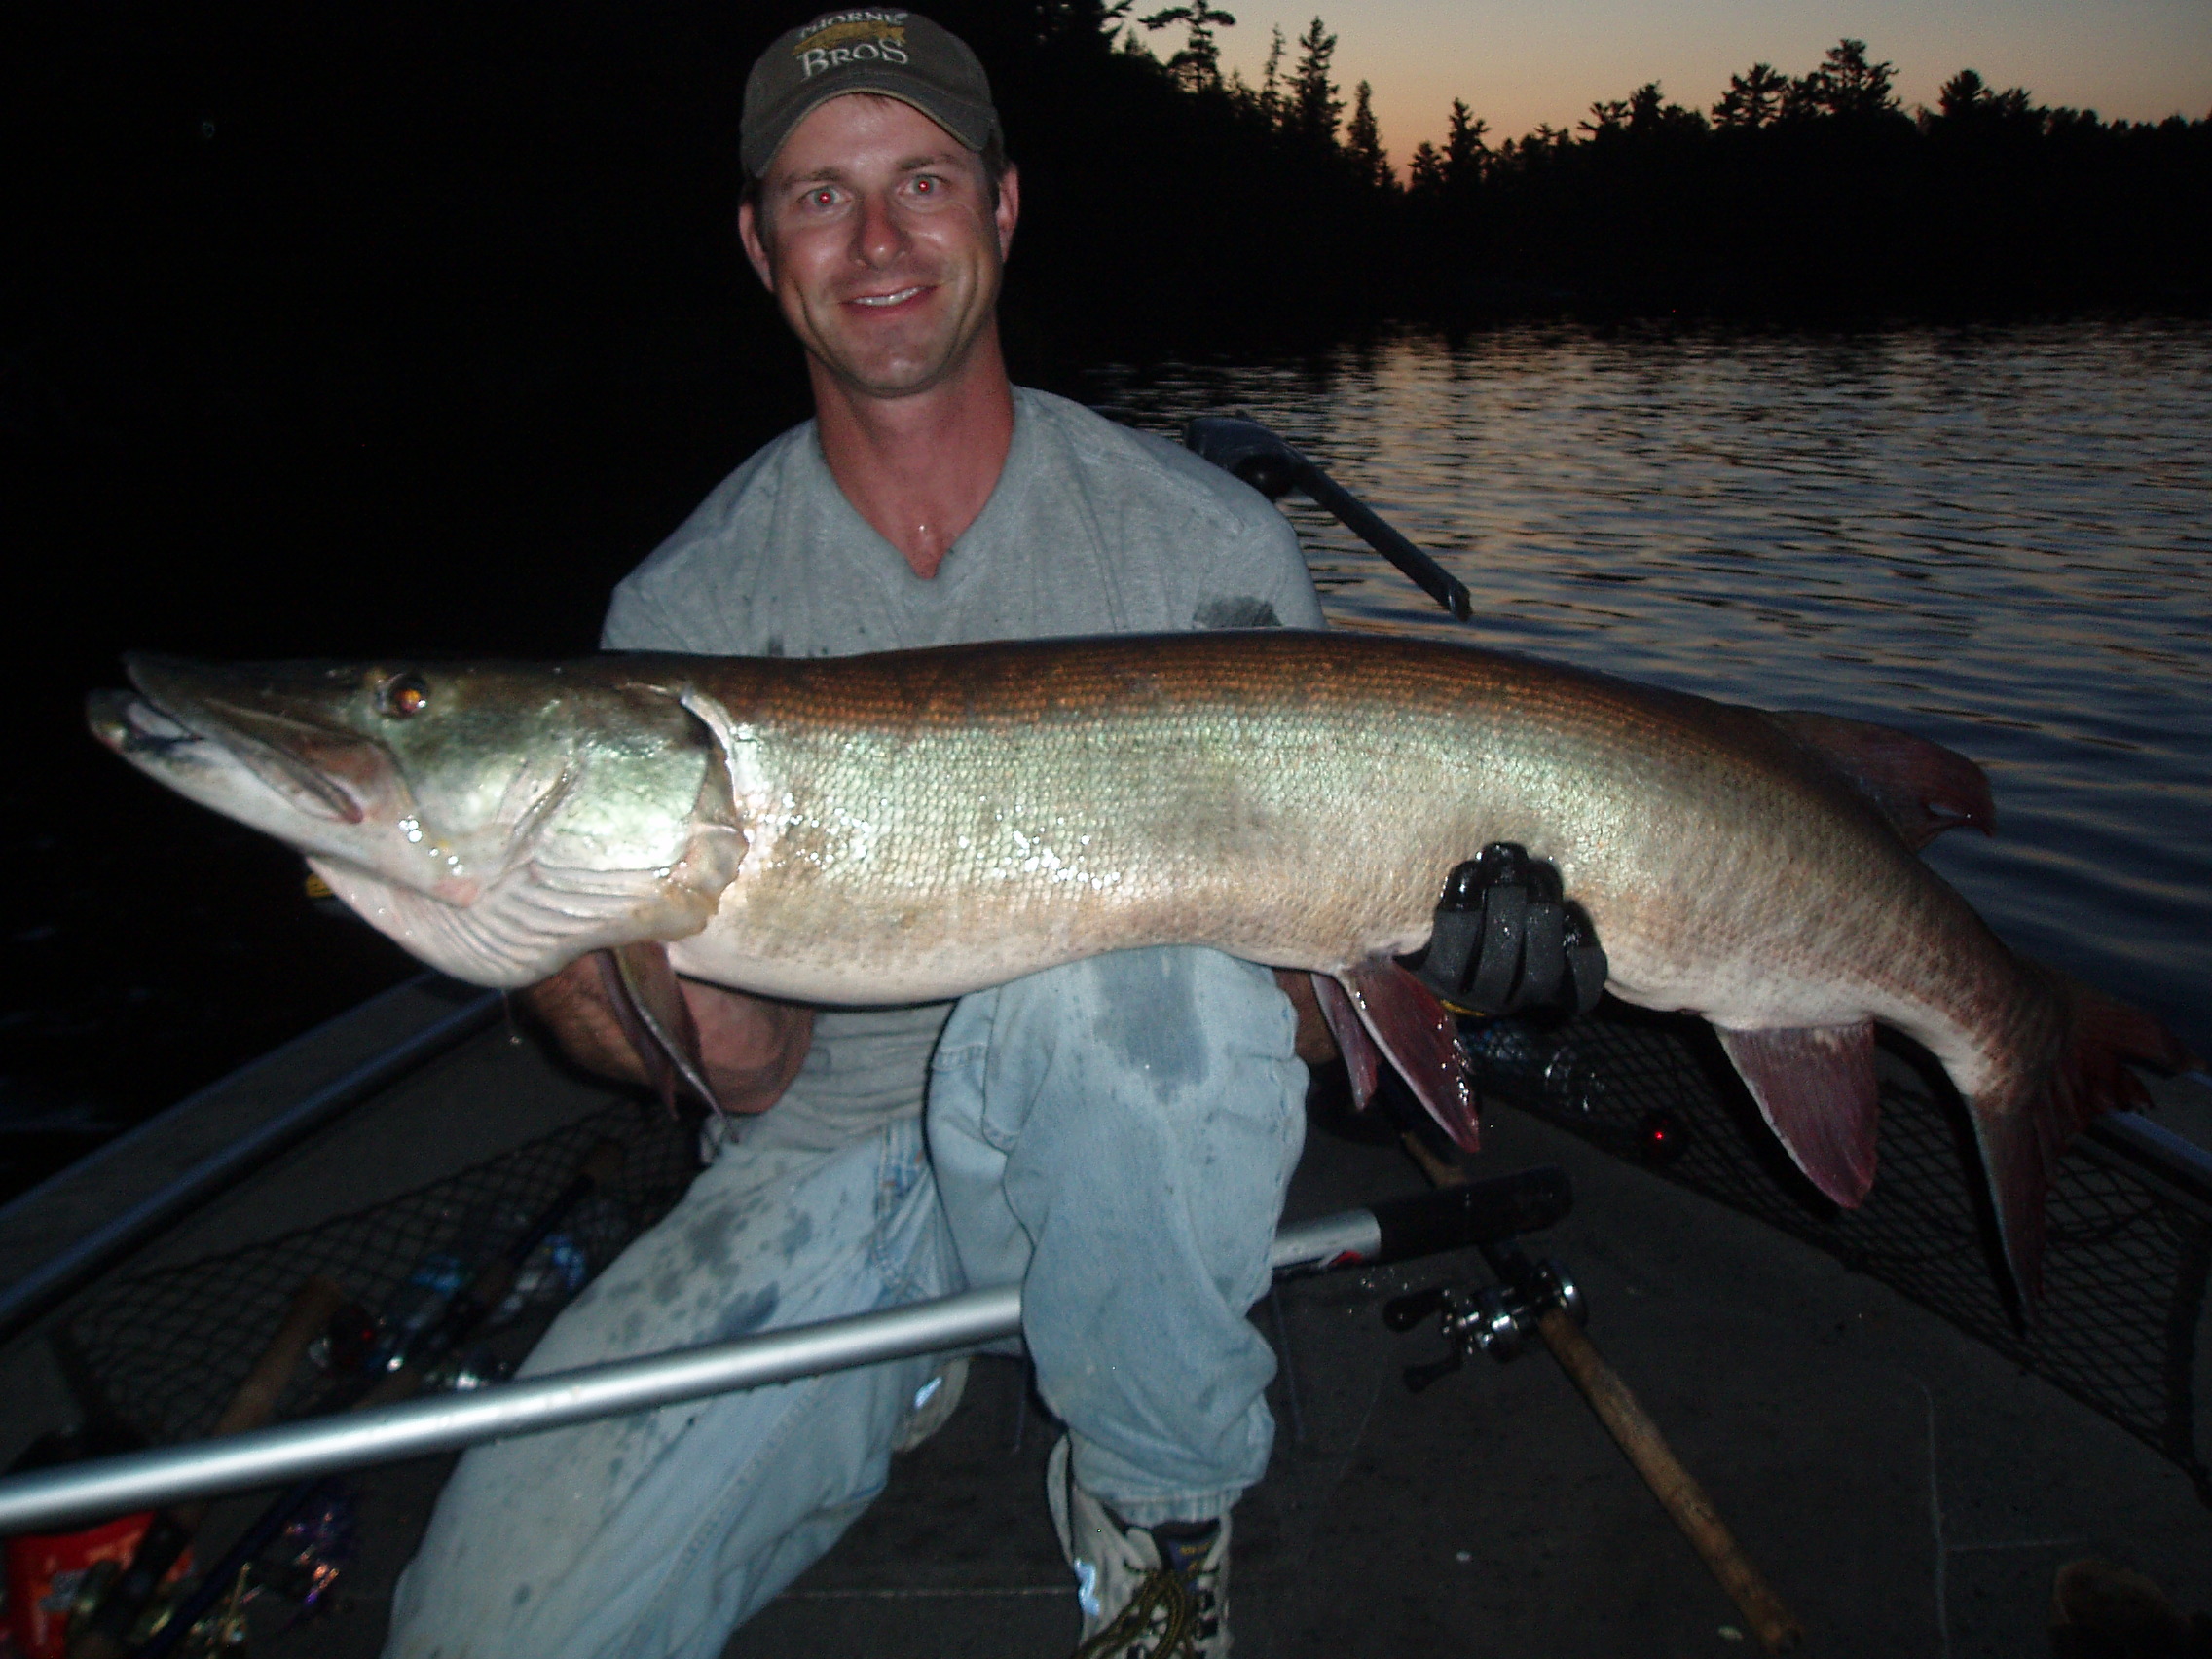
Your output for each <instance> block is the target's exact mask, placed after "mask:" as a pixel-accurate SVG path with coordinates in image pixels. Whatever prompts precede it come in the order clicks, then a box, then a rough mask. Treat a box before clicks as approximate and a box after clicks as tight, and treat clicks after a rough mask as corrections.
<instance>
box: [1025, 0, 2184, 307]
mask: <svg viewBox="0 0 2212 1659" xmlns="http://www.w3.org/2000/svg"><path fill="white" fill-rule="evenodd" d="M1128 11H1129V7H1128V6H1126V5H1113V6H1107V5H1100V4H1096V3H1094V0H1093V3H1088V4H1085V5H1069V4H1063V5H1060V6H1058V7H1051V6H1046V7H1044V8H1041V9H1040V12H1039V16H1040V17H1041V18H1047V19H1048V20H1049V22H1048V26H1047V27H1046V28H1045V29H1044V30H1042V31H1041V32H1042V33H1043V34H1044V35H1046V36H1047V37H1048V38H1050V37H1051V35H1052V33H1053V32H1054V31H1053V28H1052V26H1051V23H1053V22H1056V25H1057V29H1058V31H1059V32H1060V34H1061V37H1062V38H1061V39H1060V40H1059V42H1058V43H1057V46H1056V50H1058V51H1062V52H1065V51H1068V50H1070V49H1071V48H1073V47H1075V46H1076V45H1077V43H1079V42H1084V43H1087V42H1088V39H1089V38H1090V37H1093V36H1096V37H1111V36H1112V35H1113V34H1114V33H1115V31H1116V30H1117V28H1120V29H1121V30H1122V32H1121V35H1120V40H1121V48H1120V51H1119V52H1118V53H1117V54H1114V57H1115V58H1116V59H1117V61H1116V62H1115V63H1114V64H1113V65H1112V66H1111V67H1112V68H1114V69H1119V70H1120V71H1121V73H1122V76H1123V80H1124V84H1123V85H1121V86H1120V87H1118V88H1117V92H1118V93H1119V95H1120V97H1121V98H1122V99H1123V100H1124V110H1125V111H1126V121H1127V124H1128V125H1129V126H1132V127H1143V128H1147V129H1158V128H1160V127H1161V126H1162V125H1166V126H1169V127H1171V128H1174V129H1177V130H1178V131H1179V132H1182V133H1188V132H1190V131H1191V129H1194V128H1205V129H1210V130H1211V132H1212V133H1213V134H1214V136H1213V138H1212V139H1211V141H1201V142H1196V143H1192V144H1190V145H1189V147H1188V149H1187V150H1186V152H1185V159H1184V161H1183V164H1182V166H1181V167H1180V168H1179V172H1180V174H1181V176H1182V178H1184V179H1187V180H1188V181H1189V184H1190V187H1191V188H1190V192H1189V198H1188V199H1189V200H1193V201H1197V202H1201V203H1203V204H1204V205H1203V209H1202V211H1198V212H1193V213H1192V215H1191V219H1192V222H1191V223H1190V224H1188V225H1181V224H1178V225H1177V226H1176V227H1175V230H1174V235H1173V238H1172V240H1171V242H1170V239H1169V238H1168V237H1166V236H1156V237H1155V238H1153V239H1149V245H1150V246H1151V247H1152V248H1153V249H1155V250H1157V249H1158V248H1159V247H1160V246H1161V245H1162V244H1167V245H1173V246H1175V247H1177V248H1181V249H1191V250H1193V251H1194V252H1195V251H1196V250H1198V249H1200V248H1202V249H1204V250H1205V256H1206V257H1208V258H1209V260H1210V258H1211V257H1212V256H1214V255H1215V253H1216V250H1219V257H1220V258H1221V259H1222V260H1224V261H1225V262H1226V263H1227V265H1228V266H1230V267H1231V268H1233V269H1237V268H1242V269H1247V270H1248V267H1249V265H1250V264H1251V263H1252V261H1251V260H1250V259H1246V260H1238V259H1237V258H1236V257H1235V254H1234V253H1233V252H1232V251H1230V249H1229V246H1228V244H1231V243H1234V244H1235V245H1236V246H1241V247H1243V248H1245V249H1247V250H1262V249H1264V250H1265V254H1264V257H1265V259H1266V262H1267V264H1268V267H1269V270H1270V273H1271V276H1270V278H1269V280H1270V282H1271V283H1272V291H1273V294H1274V295H1275V296H1280V297H1287V296H1288V295H1291V294H1295V295H1297V296H1298V299H1299V301H1300V302H1301V303H1303V304H1304V305H1306V306H1309V307H1311V306H1318V307H1319V308H1321V310H1322V312H1323V313H1327V311H1328V309H1329V308H1330V306H1331V305H1332V303H1342V304H1346V305H1352V306H1359V307H1364V308H1366V309H1367V310H1368V311H1370V312H1396V313H1400V314H1411V315H1424V314H1425V315H1432V316H1433V315H1439V314H1442V315H1450V316H1463V315H1467V314H1479V313H1485V312H1492V313H1495V312H1515V311H1528V310H1559V309H1572V308H1589V309H1596V310H1602V311H1624V310H1625V311H1653V310H1661V311H1685V310H1686V311H1696V312H1704V313H1721V314H1747V313H1750V314H1766V315H1782V316H1789V315H1798V316H1804V317H1832V316H1838V315H1856V316H1868V315H1874V316H1879V315H1897V314H1914V313H1921V314H1942V315H1959V314H1991V313H1996V314H2004V313H2019V312H2022V311H2030V310H2047V309H2052V308H2083V307H2112V306H2121V307H2159V308H2164V307H2182V308H2197V307H2201V306H2202V305H2204V304H2205V303H2206V302H2207V300H2212V116H2207V117H2206V118H2204V119H2199V120H2194V121H2191V120H2187V119H2184V118H2182V117H2180V116H2175V117H2171V118H2169V119H2167V120H2165V121H2162V122H2157V123H2149V122H2128V121H2123V120H2122V121H2111V122H2107V121H2105V120H2103V119H2102V118H2100V117H2099V116H2098V114H2097V113H2096V112H2095V111H2094V110H2077V109H2069V108H2049V107H2046V106H2044V105H2042V104H2039V103H2037V102H2036V101H2035V98H2034V95H2033V94H2032V93H2031V92H2029V91H2027V90H2026V89H2024V88H2019V87H2013V88H2008V89H2004V90H1999V89H1997V88H1994V87H1991V86H1989V85H1987V84H1986V83H1985V82H1984V81H1983V79H1982V77H1981V76H1980V75H1979V74H1978V73H1976V72H1975V71H1974V70H1972V69H1965V70H1961V71H1960V72H1959V73H1958V74H1956V75H1954V76H1953V77H1952V78H1951V79H1950V80H1949V81H1947V82H1945V83H1944V85H1943V87H1942V90H1941V92H1940V95H1939V99H1938V103H1937V106H1936V108H1935V109H1932V110H1929V109H1919V110H1912V111H1908V110H1906V109H1905V108H1904V106H1903V104H1902V101H1901V99H1900V98H1899V95H1898V93H1897V91H1896V84H1895V83H1896V73H1897V71H1896V66H1895V65H1894V64H1892V63H1889V62H1886V61H1881V60H1878V59H1876V58H1874V57H1873V56H1872V55H1870V54H1869V51H1868V49H1867V46H1866V43H1865V42H1863V41H1860V40H1854V39H1849V38H1846V39H1843V40H1841V41H1839V42H1838V43H1837V44H1836V45H1834V46H1832V47H1830V48H1828V49H1827V51H1826V53H1825V55H1824V56H1823V58H1822V59H1821V61H1820V62H1819V63H1817V64H1816V65H1814V66H1813V67H1812V68H1811V69H1809V70H1808V71H1806V72H1805V73H1803V74H1801V75H1796V76H1791V75H1788V74H1786V73H1784V72H1783V71H1781V70H1779V69H1777V68H1776V67H1775V66H1774V65H1773V64H1770V63H1764V62H1761V63H1754V64H1752V65H1751V67H1750V68H1749V69H1748V70H1746V71H1744V72H1742V73H1740V74H1735V75H1731V76H1730V77H1729V85H1728V90H1727V91H1726V92H1725V93H1723V94H1722V96H1721V97H1720V98H1719V99H1718V100H1717V101H1716V102H1715V103H1714V105H1713V107H1712V108H1711V109H1710V110H1700V109H1694V108H1690V107H1687V106H1685V105H1683V104H1680V103H1677V102H1674V101H1671V100H1669V99H1668V98H1667V97H1666V96H1665V94H1664V92H1663V91H1662V89H1661V87H1660V85H1659V84H1658V83H1657V82H1650V83H1647V84H1645V85H1643V86H1641V87H1639V88H1637V89H1636V90H1635V91H1634V92H1631V93H1630V94H1629V95H1628V96H1627V97H1625V98H1615V99H1602V100H1600V101H1598V102H1597V103H1594V104H1593V105H1592V106H1591V108H1590V111H1589V114H1588V116H1587V117H1586V118H1585V119H1584V120H1583V121H1581V122H1580V123H1578V124H1577V125H1576V126H1575V127H1573V128H1571V129H1565V128H1553V127H1550V126H1548V125H1546V126H1540V127H1538V128H1537V129H1536V130H1535V131H1533V132H1531V133H1529V134H1527V135H1526V136H1524V137H1521V138H1518V139H1515V138H1507V139H1504V140H1503V141H1502V142H1496V143H1493V136H1492V134H1491V131H1490V128H1489V125H1488V123H1487V122H1485V121H1483V120H1482V119H1480V118H1479V117H1477V115H1476V114H1475V112H1474V111H1473V110H1472V109H1470V108H1469V107H1468V105H1467V104H1466V103H1465V102H1464V101H1461V100H1455V102H1454V104H1453V106H1452V109H1451V111H1450V115H1449V123H1448V132H1447V136H1446V138H1445V140H1444V142H1443V144H1442V145H1436V144H1432V143H1429V142H1426V141H1424V142H1422V143H1420V144H1419V145H1417V146H1416V147H1415V148H1414V150H1413V151H1412V153H1411V154H1410V155H1409V156H1408V157H1407V159H1406V163H1405V166H1404V168H1403V172H1402V174H1401V173H1400V171H1399V169H1398V168H1396V167H1395V166H1393V165H1392V162H1391V158H1390V157H1389V156H1388V154H1387V153H1386V151H1385V150H1384V148H1383V144H1382V141H1381V135H1380V132H1379V129H1378V127H1377V124H1376V121H1375V117H1374V113H1373V109H1372V107H1371V90H1370V88H1369V86H1368V84H1367V83H1366V82H1364V81H1362V82H1359V83H1358V84H1357V85H1356V87H1355V88H1354V89H1353V92H1352V97H1351V101H1350V106H1349V114H1348V116H1346V101H1345V99H1344V98H1343V96H1342V95H1341V94H1342V88H1341V86H1340V84H1339V82H1338V80H1337V79H1336V78H1335V77H1336V66H1335V61H1334V54H1335V50H1336V45H1337V42H1336V37H1335V36H1334V35H1331V34H1330V33H1328V31H1327V27H1326V25H1325V23H1324V22H1323V20H1322V18H1319V17H1316V18H1313V20H1312V23H1311V24H1310V26H1309V28H1308V29H1307V30H1306V31H1305V32H1304V33H1303V34H1302V35H1301V36H1300V37H1299V38H1298V40H1297V41H1296V42H1295V43H1294V47H1295V56H1294V57H1293V58H1292V60H1291V61H1290V63H1289V65H1288V66H1287V67H1286V66H1285V64H1284V56H1285V49H1286V43H1285V41H1284V38H1283V34H1282V31H1281V30H1280V29H1279V28H1278V29H1277V30H1276V31H1275V33H1274V37H1273V41H1272V47H1271V50H1270V53H1269V55H1268V58H1267V64H1266V68H1265V71H1264V73H1263V75H1262V78H1261V81H1260V84H1259V85H1257V86H1252V85H1248V84H1247V83H1246V82H1245V81H1244V80H1243V78H1242V77H1241V76H1240V75H1237V74H1235V73H1234V72H1232V73H1230V74H1227V75H1225V74H1224V73H1223V71H1222V68H1221V63H1220V47H1219V40H1218V34H1217V31H1218V30H1219V29H1220V28H1223V27H1226V26H1230V25H1232V24H1233V23H1234V21H1235V19H1234V18H1233V17H1231V16H1230V15H1229V14H1228V13H1226V12H1223V11H1220V10H1218V9H1215V8H1212V7H1210V6H1209V5H1207V4H1206V0H1188V3H1187V4H1184V5H1179V6H1176V7H1173V8H1170V9H1167V10H1164V11H1161V12H1158V13H1154V14H1151V15H1149V16H1145V17H1142V18H1135V19H1133V22H1132V21H1125V19H1126V14H1127V13H1128ZM1177 25H1180V26H1181V28H1182V30H1183V31H1184V33H1183V42H1182V45H1181V46H1180V48H1179V49H1178V50H1175V51H1174V52H1172V53H1171V54H1170V55H1167V56H1165V57H1164V59H1161V58H1160V57H1158V56H1157V55H1155V54H1153V53H1152V52H1150V51H1148V50H1146V49H1145V47H1144V44H1143V42H1144V40H1145V39H1146V38H1147V37H1149V35H1150V34H1152V33H1153V32H1155V31H1160V30H1165V29H1169V28H1172V27H1175V26H1177ZM1139 31H1143V32H1142V33H1141V34H1140V32H1139ZM1092 50H1093V51H1097V50H1098V49H1097V48H1096V47H1093V48H1092ZM1101 62H1102V66H1103V57H1102V59H1101ZM1148 74H1149V75H1150V76H1151V77H1152V78H1153V79H1154V80H1155V81H1156V82H1157V83H1158V91H1157V92H1156V93H1155V95H1156V96H1158V95H1161V94H1164V93H1165V92H1172V93H1173V94H1175V95H1176V97H1177V99H1178V102H1179V104H1180V106H1181V107H1180V109H1179V110H1178V112H1177V117H1179V119H1177V118H1170V117H1166V116H1164V115H1163V114H1162V113H1161V112H1159V111H1157V110H1156V109H1154V108H1153V107H1151V105H1150V104H1149V103H1148V100H1147V98H1146V89H1145V87H1144V86H1143V85H1142V83H1143V81H1144V79H1145V77H1146V76H1147V75H1148ZM1033 141H1034V140H1033ZM1048 148H1050V141H1049V140H1048ZM1105 148H1106V149H1107V151H1108V153H1109V154H1111V146H1107V147H1105ZM1255 159H1260V165H1259V166H1258V167H1257V168H1255V166H1254V161H1255ZM1286 187H1287V189H1288V191H1289V192H1290V193H1291V194H1293V195H1295V197H1296V198H1297V200H1298V202H1299V203H1301V204H1302V205H1301V206H1300V207H1299V208H1296V209H1292V210H1291V215H1292V216H1291V224H1292V225H1293V226H1295V227H1296V230H1297V232H1298V233H1299V234H1300V235H1301V236H1302V237H1303V238H1304V246H1302V247H1288V248H1286V247H1283V246H1282V245H1281V244H1280V240H1279V238H1278V237H1277V236H1275V235H1272V234H1271V233H1274V232H1279V231H1280V230H1281V229H1282V228H1283V227H1282V226H1280V225H1278V224H1276V223H1275V222H1274V216H1275V214H1276V213H1277V212H1278V211H1281V210H1282V209H1281V199H1282V196H1283V194H1284V191H1285V188H1286ZM1166 210H1167V211H1168V212H1169V213H1173V212H1174V211H1175V209H1174V207H1173V206H1172V205H1169V206H1168V207H1167V209H1166ZM1194 239H1195V240H1194ZM1316 260H1318V261H1319V263H1318V264H1316ZM1181 262H1182V263H1184V264H1186V265H1188V264H1190V263H1194V262H1195V261H1193V260H1191V259H1188V258H1186V259H1184V260H1183V261H1181ZM1347 278H1348V280H1347ZM1131 279H1132V282H1133V281H1134V276H1133V274H1132V276H1131ZM1177 293H1178V295H1179V301H1178V304H1179V305H1181V306H1183V307H1192V302H1193V301H1195V300H1196V299H1198V297H1199V295H1200V294H1203V295H1205V296H1207V297H1210V298H1215V299H1217V300H1218V302H1219V303H1221V304H1222V305H1223V306H1225V307H1229V306H1232V305H1235V307H1236V309H1238V310H1239V311H1240V313H1241V314H1243V315H1244V316H1247V317H1252V316H1264V317H1268V318H1270V319H1271V320H1272V316H1273V314H1274V313H1275V311H1276V310H1277V309H1278V308H1276V307H1273V306H1271V305H1270V304H1269V303H1268V302H1269V298H1270V295H1269V294H1268V293H1266V292H1264V291H1263V292H1261V293H1259V294H1257V295H1255V294H1251V293H1247V294H1246V296H1245V297H1244V299H1243V300H1242V301H1241V302H1240V303H1239V302H1235V301H1232V299H1231V297H1230V294H1229V292H1228V290H1227V289H1226V288H1225V287H1214V286H1211V285H1209V284H1207V283H1206V282H1205V280H1204V278H1202V277H1200V278H1199V279H1198V287H1197V288H1196V289H1194V287H1193V286H1192V284H1191V282H1190V280H1189V278H1188V276H1186V279H1185V280H1184V281H1183V282H1181V283H1179V284H1178V285H1177ZM1255 301H1257V305H1256V306H1255ZM1123 305H1124V309H1141V308H1139V307H1135V306H1132V305H1131V304H1130V302H1129V301H1128V300H1127V299H1125V298H1124V301H1123ZM1193 309H1195V308H1193ZM1186 314H1189V313H1186Z"/></svg>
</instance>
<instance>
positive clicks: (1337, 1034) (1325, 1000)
mask: <svg viewBox="0 0 2212 1659" xmlns="http://www.w3.org/2000/svg"><path fill="white" fill-rule="evenodd" d="M1311 978H1312V980H1313V996H1314V1000H1315V1001H1317V1002H1319V1003H1320V1005H1321V1017H1322V1018H1323V1019H1325V1020H1327V1021H1328V1022H1329V1035H1330V1036H1332V1037H1334V1038H1335V1039H1336V1040H1337V1052H1338V1053H1340V1054H1342V1055H1344V1057H1345V1070H1346V1071H1347V1072H1349V1073H1350V1074H1351V1103H1352V1105H1353V1106H1354V1107H1355V1108H1357V1109H1358V1110H1359V1111H1362V1112H1364V1111H1366V1110H1367V1103H1368V1102H1369V1101H1370V1100H1372V1099H1374V1098H1375V1080H1376V1079H1377V1078H1378V1077H1379V1076H1381V1075H1382V1071H1383V1056H1382V1055H1381V1054H1380V1053H1378V1052H1377V1051H1376V1048H1375V1039H1373V1038H1372V1037H1370V1036H1368V1034H1367V1027H1366V1026H1364V1025H1362V1024H1360V1022H1359V1010H1357V1009H1356V1008H1354V1007H1352V1005H1351V998H1350V997H1348V996H1346V994H1345V988H1344V986H1342V985H1340V984H1338V983H1337V981H1336V980H1335V979H1333V978H1332V977H1329V976H1328V975H1326V974H1315V975H1312V976H1311Z"/></svg>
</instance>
